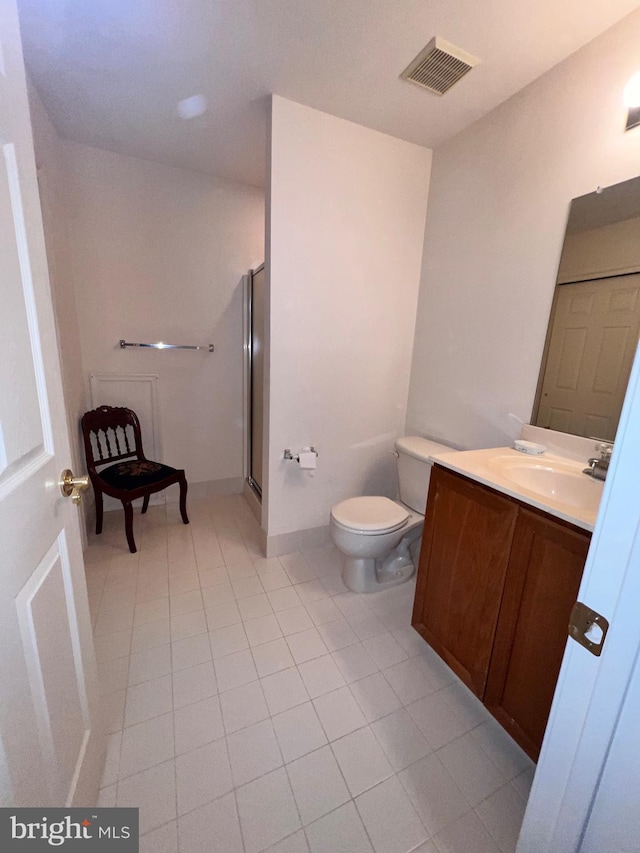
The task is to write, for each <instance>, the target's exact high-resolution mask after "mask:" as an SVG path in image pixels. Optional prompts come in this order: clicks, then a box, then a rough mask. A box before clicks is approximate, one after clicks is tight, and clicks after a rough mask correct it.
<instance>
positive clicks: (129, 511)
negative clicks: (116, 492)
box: [122, 501, 138, 554]
mask: <svg viewBox="0 0 640 853" xmlns="http://www.w3.org/2000/svg"><path fill="white" fill-rule="evenodd" d="M122 506H123V507H124V530H125V533H126V534H127V542H128V543H129V550H130V551H131V553H132V554H135V553H136V551H137V550H138V549H137V548H136V541H135V539H134V538H133V507H132V506H131V504H130V503H125V502H124V501H122Z"/></svg>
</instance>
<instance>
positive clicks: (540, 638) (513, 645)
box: [485, 509, 590, 760]
mask: <svg viewBox="0 0 640 853" xmlns="http://www.w3.org/2000/svg"><path fill="white" fill-rule="evenodd" d="M589 541H590V536H589V534H587V533H583V532H580V531H578V530H575V529H574V528H571V527H567V526H565V525H564V524H562V523H561V522H556V521H553V520H552V519H549V518H547V517H544V516H542V515H539V514H538V513H535V512H532V511H530V510H526V509H521V510H520V514H519V517H518V524H517V526H516V532H515V535H514V539H513V546H512V549H511V558H510V561H509V569H508V573H507V580H506V584H505V591H504V599H503V605H502V609H501V612H500V620H499V623H498V630H497V632H496V642H495V650H494V655H493V658H492V661H491V669H490V673H489V680H488V683H487V692H486V696H485V704H486V705H487V707H488V708H489V710H490V711H491V712H492V713H493V714H494V716H495V717H496V718H497V719H498V720H499V721H500V722H501V723H502V725H503V726H504V727H505V728H506V729H507V731H508V732H509V733H510V734H511V735H512V736H513V737H514V738H515V740H516V741H517V742H518V743H519V744H520V745H521V746H522V747H523V748H524V749H525V750H526V751H527V752H528V753H529V755H530V756H531V757H532V758H533V759H534V760H535V759H537V757H538V754H539V752H540V746H541V744H542V738H543V736H544V731H545V728H546V725H547V719H548V716H549V710H550V708H551V702H552V700H553V693H554V691H555V686H556V681H557V679H558V673H559V672H560V665H561V663H562V656H563V654H564V649H565V645H566V642H567V626H568V624H569V617H570V614H571V609H572V607H573V605H574V603H575V601H576V598H577V595H578V588H579V586H580V580H581V578H582V572H583V570H584V563H585V559H586V556H587V551H588V548H589Z"/></svg>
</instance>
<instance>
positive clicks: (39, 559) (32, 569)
mask: <svg viewBox="0 0 640 853" xmlns="http://www.w3.org/2000/svg"><path fill="white" fill-rule="evenodd" d="M0 54H1V55H2V57H3V60H2V62H3V66H4V67H3V69H0V71H2V73H0V281H1V283H2V310H1V311H0V432H1V441H0V447H1V449H0V460H1V462H0V542H1V543H2V558H1V559H0V690H1V691H2V694H1V695H2V701H1V702H0V797H1V804H2V805H12V806H38V805H52V806H53V805H61V806H62V805H71V804H78V805H80V804H82V805H91V804H92V803H95V797H96V794H97V787H98V782H99V772H100V769H101V767H100V765H101V757H102V751H103V739H102V738H101V737H100V734H99V732H98V727H97V726H96V720H97V718H98V714H97V689H96V673H95V661H94V654H93V641H92V636H91V621H90V617H89V610H88V604H87V591H86V584H85V578H84V566H83V560H82V551H81V546H80V528H79V522H78V510H77V508H76V507H75V506H74V505H73V504H72V503H71V501H70V500H68V499H64V498H63V497H62V495H61V493H60V489H59V485H58V484H59V480H60V473H61V471H62V470H63V469H64V468H67V467H69V464H70V459H71V454H70V448H69V436H68V434H67V428H66V419H65V413H64V405H63V396H62V383H61V378H60V364H59V360H58V351H57V346H56V332H55V327H54V321H53V311H52V306H51V293H50V289H49V280H48V274H47V263H46V255H45V247H44V237H43V232H42V221H41V214H40V201H39V197H38V188H37V181H36V170H35V162H34V154H33V140H32V137H31V125H30V118H29V106H28V102H27V90H26V81H25V74H24V66H23V62H22V53H21V45H20V34H19V27H18V17H17V12H16V8H15V5H14V3H13V0H3V2H2V3H0ZM77 473H81V472H77Z"/></svg>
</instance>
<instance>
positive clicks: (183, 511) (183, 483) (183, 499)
mask: <svg viewBox="0 0 640 853" xmlns="http://www.w3.org/2000/svg"><path fill="white" fill-rule="evenodd" d="M179 482H180V515H181V516H182V520H183V522H184V523H185V524H189V517H188V515H187V480H186V478H185V477H183V478H182V479H181V480H180V481H179Z"/></svg>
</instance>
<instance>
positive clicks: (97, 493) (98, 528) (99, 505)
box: [93, 489, 103, 536]
mask: <svg viewBox="0 0 640 853" xmlns="http://www.w3.org/2000/svg"><path fill="white" fill-rule="evenodd" d="M93 493H94V495H95V498H96V536H97V535H98V534H99V533H102V517H103V508H102V492H101V491H100V489H94V490H93Z"/></svg>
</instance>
